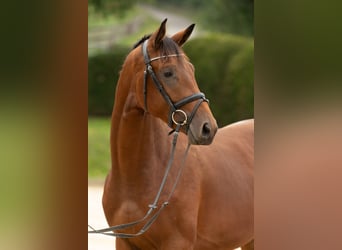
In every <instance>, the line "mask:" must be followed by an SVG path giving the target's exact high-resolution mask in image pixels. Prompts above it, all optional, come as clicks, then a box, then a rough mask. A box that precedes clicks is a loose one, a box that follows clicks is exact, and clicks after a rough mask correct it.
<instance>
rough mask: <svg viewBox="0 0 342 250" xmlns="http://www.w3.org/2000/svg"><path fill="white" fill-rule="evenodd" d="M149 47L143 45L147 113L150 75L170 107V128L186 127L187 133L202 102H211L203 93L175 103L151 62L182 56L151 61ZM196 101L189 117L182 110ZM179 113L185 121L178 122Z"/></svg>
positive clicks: (157, 58)
mask: <svg viewBox="0 0 342 250" xmlns="http://www.w3.org/2000/svg"><path fill="white" fill-rule="evenodd" d="M147 45H148V40H146V41H145V42H144V43H143V45H142V52H143V55H144V61H145V65H146V69H145V71H144V105H145V111H147V76H148V74H149V75H150V76H151V77H152V80H153V83H154V85H155V86H156V87H157V89H158V90H159V92H160V94H161V95H162V97H163V98H164V100H165V101H166V103H167V104H168V105H169V107H170V111H169V116H168V125H169V127H170V128H173V124H175V125H176V126H179V125H180V126H186V127H185V132H186V133H187V131H188V129H189V126H190V123H191V121H192V119H193V118H194V116H195V114H196V112H197V110H198V108H199V106H200V105H201V103H202V102H207V103H209V100H208V99H207V98H205V95H204V94H203V93H202V92H200V93H196V94H193V95H191V96H188V97H185V98H184V99H182V100H179V101H177V102H173V101H172V99H171V97H170V96H169V95H168V93H167V92H166V91H165V89H164V87H163V85H162V84H161V82H160V81H159V79H158V77H157V76H156V74H155V73H154V71H153V67H152V65H151V62H153V61H156V60H159V59H162V58H167V57H178V56H182V54H172V55H165V56H158V57H154V58H152V59H150V57H149V55H148V52H147ZM196 100H197V103H196V105H195V106H194V108H193V110H192V112H191V114H190V115H189V116H188V115H187V114H186V112H185V111H183V110H182V109H180V108H181V107H183V106H184V105H186V104H188V103H190V102H193V101H196ZM177 113H179V114H181V115H182V116H183V117H184V119H183V120H182V121H177V120H176V119H175V114H177Z"/></svg>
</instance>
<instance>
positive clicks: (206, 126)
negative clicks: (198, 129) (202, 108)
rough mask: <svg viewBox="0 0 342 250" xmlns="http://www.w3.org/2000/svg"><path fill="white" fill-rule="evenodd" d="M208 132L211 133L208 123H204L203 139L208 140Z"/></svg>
mask: <svg viewBox="0 0 342 250" xmlns="http://www.w3.org/2000/svg"><path fill="white" fill-rule="evenodd" d="M210 131H211V129H210V126H209V123H207V122H206V123H204V125H203V128H202V135H203V137H206V138H208V137H209V136H210Z"/></svg>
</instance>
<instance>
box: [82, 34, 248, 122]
mask: <svg viewBox="0 0 342 250" xmlns="http://www.w3.org/2000/svg"><path fill="white" fill-rule="evenodd" d="M184 50H185V52H186V53H187V55H188V56H189V58H190V59H191V61H192V63H193V64H194V66H195V68H196V71H195V74H196V79H197V82H198V84H199V87H200V89H201V90H202V91H203V92H204V93H205V94H206V96H207V97H208V98H209V99H210V100H211V102H210V105H211V109H212V111H213V113H214V115H215V117H216V119H217V121H218V124H219V125H220V126H223V125H225V124H228V123H231V122H234V121H238V120H241V119H245V118H251V117H253V102H254V99H253V80H254V78H253V67H254V63H253V56H254V46H253V39H248V38H244V37H241V36H234V35H222V34H211V35H207V36H205V37H199V38H195V39H193V40H190V41H189V42H188V43H187V44H186V45H185V47H184ZM128 52H129V48H125V47H122V48H116V49H115V50H114V51H112V52H111V53H107V54H100V55H96V56H92V57H90V58H89V65H88V67H89V105H88V112H89V114H90V115H110V114H111V112H112V108H113V103H114V91H115V85H116V82H117V80H118V76H119V71H120V69H121V66H122V63H123V61H124V58H125V56H126V55H127V54H128Z"/></svg>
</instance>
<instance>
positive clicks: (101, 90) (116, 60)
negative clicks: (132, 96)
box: [88, 47, 129, 115]
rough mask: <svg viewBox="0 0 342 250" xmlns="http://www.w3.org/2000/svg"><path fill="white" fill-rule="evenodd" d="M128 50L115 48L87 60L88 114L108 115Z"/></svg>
mask: <svg viewBox="0 0 342 250" xmlns="http://www.w3.org/2000/svg"><path fill="white" fill-rule="evenodd" d="M128 52H129V48H125V47H117V48H115V50H113V52H111V53H105V54H104V53H103V54H98V55H96V56H91V57H89V58H88V113H89V114H91V115H110V114H111V112H112V109H113V104H114V92H115V86H116V82H117V81H118V78H119V71H120V69H121V65H122V63H123V61H124V59H125V57H126V55H127V54H128Z"/></svg>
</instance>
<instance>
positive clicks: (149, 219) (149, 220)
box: [88, 40, 209, 238]
mask: <svg viewBox="0 0 342 250" xmlns="http://www.w3.org/2000/svg"><path fill="white" fill-rule="evenodd" d="M147 44H148V40H146V41H145V42H144V44H143V46H142V52H143V56H144V60H145V65H146V69H145V71H144V105H145V111H146V112H147V76H148V74H149V75H150V76H151V78H152V80H153V82H154V85H155V86H156V87H157V89H158V90H159V92H160V94H161V95H162V96H163V98H164V99H165V101H166V102H167V104H168V105H169V107H170V112H169V122H168V125H169V127H170V128H172V129H173V125H175V126H176V128H175V129H173V130H172V131H171V132H170V133H169V134H172V133H173V140H172V147H171V152H170V158H169V161H168V163H167V167H166V170H165V173H164V177H163V179H162V182H161V184H160V187H159V190H158V193H157V195H156V197H155V199H154V202H153V203H152V204H150V205H148V207H149V210H148V211H147V212H146V214H145V216H144V217H143V218H141V219H139V220H137V221H133V222H130V223H127V224H121V225H116V226H112V227H108V228H104V229H94V228H93V227H91V226H90V225H88V227H89V228H91V230H90V231H88V233H96V234H103V235H108V236H114V237H118V238H133V237H136V236H139V235H142V234H143V233H145V232H146V231H147V230H148V229H149V228H150V227H151V226H152V224H153V223H154V222H155V221H156V219H157V218H158V216H159V215H160V213H161V211H163V209H164V208H165V207H166V206H167V205H169V200H170V199H171V197H172V195H173V193H174V191H175V189H176V186H177V184H178V182H179V179H180V176H181V173H182V170H183V167H184V165H185V161H186V158H187V155H188V152H189V149H190V144H188V146H187V148H186V151H185V153H184V155H183V159H182V162H181V165H180V167H179V169H178V173H177V177H176V180H175V182H174V184H173V186H172V189H171V192H170V193H169V195H168V197H167V199H166V201H164V202H163V203H162V205H161V206H160V207H159V208H158V202H159V199H160V196H161V194H162V192H163V189H164V186H165V184H166V181H167V177H168V175H169V172H170V170H171V167H172V165H173V160H174V155H175V149H176V144H177V139H178V134H179V131H180V129H181V127H182V126H186V128H185V131H186V133H187V131H188V129H189V126H190V123H191V121H192V119H193V117H194V116H195V114H196V111H197V110H198V108H199V106H200V105H201V103H202V102H208V103H209V100H208V99H206V98H205V95H204V94H203V93H196V94H193V95H191V96H188V97H185V98H184V99H182V100H180V101H178V102H175V103H174V102H173V101H172V99H171V98H170V96H169V95H168V94H167V92H166V91H165V89H164V87H163V85H162V84H161V83H160V81H159V79H158V78H157V76H156V74H155V73H154V71H153V67H152V65H151V62H153V61H156V60H159V59H162V58H166V57H178V56H181V55H182V54H173V55H167V56H159V57H154V58H152V59H150V57H149V55H148V53H147ZM196 100H197V103H196V104H195V106H194V108H193V110H192V112H191V114H190V116H188V115H187V113H186V112H185V111H183V110H181V109H180V108H181V107H182V106H184V105H186V104H188V103H190V102H193V101H196ZM176 114H180V115H181V116H182V117H183V120H181V121H177V120H176V118H175V115H176ZM156 209H157V210H156ZM154 210H156V211H155V213H154V214H153V215H152V213H153V211H154ZM144 221H146V222H145V224H144V225H143V226H142V228H141V229H140V230H139V232H137V233H135V234H127V233H115V232H114V233H113V232H111V231H116V230H122V229H126V228H130V227H133V226H135V225H138V224H140V223H142V222H144Z"/></svg>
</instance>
